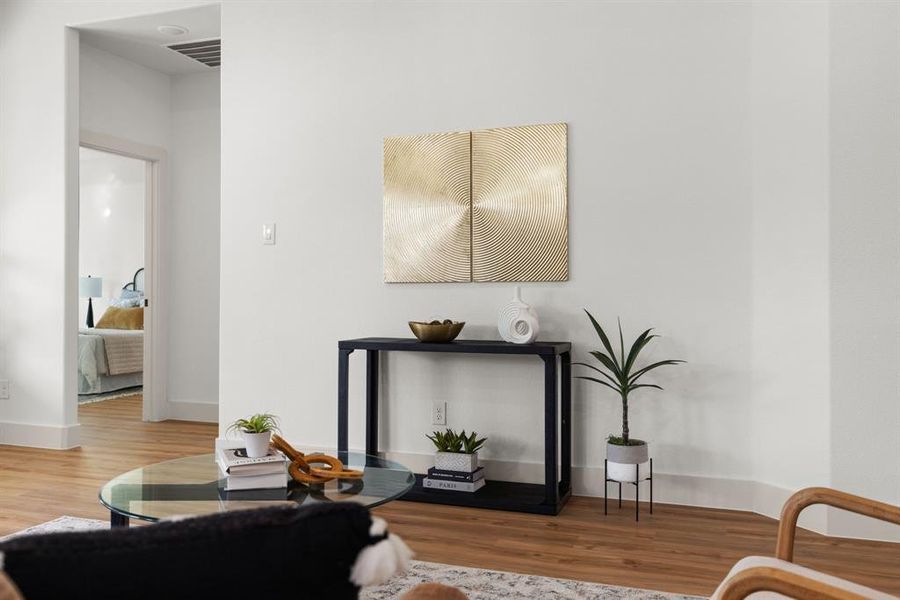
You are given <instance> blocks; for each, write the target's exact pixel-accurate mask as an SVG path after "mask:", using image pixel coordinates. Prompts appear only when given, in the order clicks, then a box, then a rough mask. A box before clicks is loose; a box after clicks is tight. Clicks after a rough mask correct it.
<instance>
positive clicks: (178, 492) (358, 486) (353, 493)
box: [100, 452, 416, 521]
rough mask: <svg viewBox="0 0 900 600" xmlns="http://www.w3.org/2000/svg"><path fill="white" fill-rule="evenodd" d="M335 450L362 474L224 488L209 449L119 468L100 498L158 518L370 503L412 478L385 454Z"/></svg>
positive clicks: (393, 495)
mask: <svg viewBox="0 0 900 600" xmlns="http://www.w3.org/2000/svg"><path fill="white" fill-rule="evenodd" d="M337 456H338V457H339V458H340V459H341V461H343V463H344V465H345V466H347V468H350V469H358V470H360V471H363V472H364V474H365V475H364V476H363V478H362V479H356V480H353V479H345V480H337V479H335V480H332V481H329V482H328V483H322V484H313V485H304V484H300V483H297V482H295V481H293V480H291V479H290V477H288V487H287V489H285V488H280V489H268V490H240V491H225V489H224V488H225V480H224V479H220V473H219V469H218V467H217V466H216V460H215V455H213V454H200V455H197V456H188V457H186V458H177V459H175V460H169V461H166V462H161V463H156V464H153V465H149V466H146V467H141V468H139V469H134V470H133V471H128V472H127V473H123V474H122V475H119V476H118V477H116V478H114V479H112V480H110V481H109V482H108V483H107V484H106V485H104V486H103V487H102V488H101V489H100V502H101V503H102V504H103V505H104V506H105V507H107V508H108V509H109V510H110V511H112V512H114V513H118V514H119V515H122V516H124V517H129V518H134V519H141V520H144V521H158V520H160V519H165V518H167V517H174V516H186V515H187V516H198V515H205V514H210V513H215V512H226V511H231V510H242V509H247V508H259V507H261V506H268V505H275V504H284V503H289V502H290V503H294V504H315V503H318V502H358V503H359V504H362V505H364V506H368V507H373V506H378V505H380V504H384V503H385V502H390V501H391V500H395V499H397V498H399V497H400V496H402V495H403V494H405V493H406V492H408V491H409V489H410V488H411V487H412V486H413V484H414V483H415V482H416V478H415V475H413V473H412V472H411V471H410V470H409V469H407V468H406V467H404V466H403V465H401V464H399V463H396V462H393V461H390V460H386V459H383V458H379V457H377V456H371V455H367V454H359V453H356V452H350V453H343V452H342V453H340V454H339V455H337Z"/></svg>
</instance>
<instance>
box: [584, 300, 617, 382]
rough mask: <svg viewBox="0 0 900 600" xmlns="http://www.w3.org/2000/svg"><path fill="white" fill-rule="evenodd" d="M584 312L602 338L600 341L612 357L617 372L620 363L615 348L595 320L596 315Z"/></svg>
mask: <svg viewBox="0 0 900 600" xmlns="http://www.w3.org/2000/svg"><path fill="white" fill-rule="evenodd" d="M584 312H585V313H587V316H588V318H589V319H590V320H591V324H592V325H593V326H594V329H595V330H596V331H597V335H598V336H600V341H601V342H603V347H604V348H606V351H607V352H609V355H610V356H611V357H612V361H613V363H614V364H615V365H616V370H618V368H619V362H618V361H617V360H616V353H615V352H613V347H612V344H610V343H609V338H608V337H606V332H605V331H603V328H602V327H600V323H598V322H597V319H595V318H594V315H592V314H591V313H589V312H588V310H587V309H584Z"/></svg>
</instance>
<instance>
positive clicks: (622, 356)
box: [616, 317, 628, 377]
mask: <svg viewBox="0 0 900 600" xmlns="http://www.w3.org/2000/svg"><path fill="white" fill-rule="evenodd" d="M616 322H617V323H618V324H619V360H620V361H621V367H622V373H623V374H625V376H626V377H627V376H628V371H627V370H626V369H625V338H624V337H623V336H622V319H620V318H619V317H616Z"/></svg>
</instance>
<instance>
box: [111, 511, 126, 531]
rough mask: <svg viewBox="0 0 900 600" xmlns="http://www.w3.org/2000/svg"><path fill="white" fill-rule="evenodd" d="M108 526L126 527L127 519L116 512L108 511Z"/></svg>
mask: <svg viewBox="0 0 900 600" xmlns="http://www.w3.org/2000/svg"><path fill="white" fill-rule="evenodd" d="M109 526H110V528H113V527H128V517H126V516H123V515H120V514H119V513H117V512H113V511H109Z"/></svg>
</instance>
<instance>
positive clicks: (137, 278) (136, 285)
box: [122, 267, 144, 292]
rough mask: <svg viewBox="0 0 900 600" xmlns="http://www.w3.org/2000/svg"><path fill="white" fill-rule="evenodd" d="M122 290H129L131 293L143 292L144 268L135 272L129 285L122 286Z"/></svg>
mask: <svg viewBox="0 0 900 600" xmlns="http://www.w3.org/2000/svg"><path fill="white" fill-rule="evenodd" d="M122 289H123V290H130V291H132V292H143V291H144V267H141V268H140V269H138V270H137V271H135V272H134V277H132V278H131V283H126V284H125V285H123V286H122Z"/></svg>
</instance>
